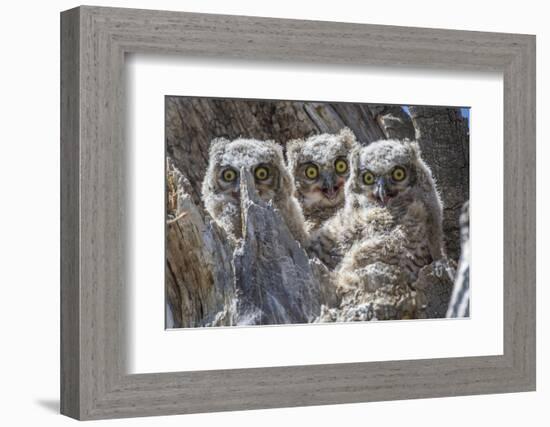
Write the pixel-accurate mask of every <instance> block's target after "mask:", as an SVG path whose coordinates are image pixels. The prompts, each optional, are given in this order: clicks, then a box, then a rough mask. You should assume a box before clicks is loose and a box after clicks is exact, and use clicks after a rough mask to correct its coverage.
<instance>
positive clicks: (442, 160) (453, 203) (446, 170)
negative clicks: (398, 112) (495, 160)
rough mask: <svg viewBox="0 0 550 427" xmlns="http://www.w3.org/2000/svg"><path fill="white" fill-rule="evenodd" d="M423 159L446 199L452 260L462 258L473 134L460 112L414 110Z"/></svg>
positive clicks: (446, 226)
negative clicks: (463, 213) (462, 223)
mask: <svg viewBox="0 0 550 427" xmlns="http://www.w3.org/2000/svg"><path fill="white" fill-rule="evenodd" d="M409 110H410V113H411V116H412V120H413V124H414V127H415V129H416V139H417V140H418V142H419V144H420V148H421V149H422V157H423V158H424V160H425V161H426V163H427V164H428V165H429V166H430V168H431V170H432V173H433V174H434V177H435V179H436V183H437V187H438V189H439V192H440V194H441V197H442V199H443V205H444V215H443V230H444V232H445V245H446V247H447V253H448V254H449V256H450V257H451V258H452V259H454V260H458V257H459V256H460V227H459V217H460V209H461V207H462V205H463V204H464V203H465V202H466V201H467V200H468V199H469V197H470V176H469V169H470V168H469V158H470V154H469V152H470V151H469V130H468V123H467V121H466V119H464V118H463V117H462V114H461V112H460V109H459V108H446V107H418V106H416V107H412V106H411V107H410V108H409Z"/></svg>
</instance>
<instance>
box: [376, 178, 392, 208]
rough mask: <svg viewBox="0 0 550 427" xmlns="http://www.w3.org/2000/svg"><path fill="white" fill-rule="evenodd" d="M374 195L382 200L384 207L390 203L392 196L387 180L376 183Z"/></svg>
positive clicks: (379, 180)
mask: <svg viewBox="0 0 550 427" xmlns="http://www.w3.org/2000/svg"><path fill="white" fill-rule="evenodd" d="M373 194H374V197H376V198H377V199H378V200H380V201H381V202H382V204H383V205H384V206H385V205H386V204H387V203H388V201H389V200H390V196H388V187H387V182H386V179H385V178H383V177H381V178H378V181H376V184H375V186H374V193H373Z"/></svg>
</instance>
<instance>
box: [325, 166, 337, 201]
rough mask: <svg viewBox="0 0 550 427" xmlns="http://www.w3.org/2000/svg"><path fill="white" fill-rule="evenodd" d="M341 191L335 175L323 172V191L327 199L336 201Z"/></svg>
mask: <svg viewBox="0 0 550 427" xmlns="http://www.w3.org/2000/svg"><path fill="white" fill-rule="evenodd" d="M339 189H340V187H338V184H337V182H336V178H335V176H334V174H332V173H323V172H321V191H322V192H323V195H324V196H325V197H326V198H327V199H330V200H332V199H334V198H335V197H336V196H337V195H338V190H339Z"/></svg>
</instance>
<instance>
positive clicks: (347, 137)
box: [338, 127, 358, 151]
mask: <svg viewBox="0 0 550 427" xmlns="http://www.w3.org/2000/svg"><path fill="white" fill-rule="evenodd" d="M338 137H339V138H340V139H341V140H342V142H343V143H344V145H345V146H346V148H347V149H348V150H350V151H351V150H353V149H354V148H355V147H356V146H357V145H358V144H357V138H356V137H355V134H354V133H353V131H352V130H351V129H350V128H348V127H345V128H342V129H341V130H340V132H339V133H338Z"/></svg>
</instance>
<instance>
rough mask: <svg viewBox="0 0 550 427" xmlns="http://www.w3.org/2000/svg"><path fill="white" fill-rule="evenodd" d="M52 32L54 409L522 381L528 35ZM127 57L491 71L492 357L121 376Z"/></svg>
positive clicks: (527, 343) (245, 24)
mask: <svg viewBox="0 0 550 427" xmlns="http://www.w3.org/2000/svg"><path fill="white" fill-rule="evenodd" d="M61 36H62V50H63V52H62V67H61V68H62V94H61V103H62V106H61V113H62V114H61V116H62V132H61V134H62V138H61V145H62V147H61V159H62V176H61V181H62V182H61V188H62V195H61V200H62V201H61V203H62V206H61V210H62V224H61V230H62V236H61V246H62V268H61V275H62V296H61V297H62V302H61V311H62V331H61V333H62V340H61V341H62V344H61V353H62V360H61V363H62V369H61V371H62V381H61V388H62V391H61V400H62V403H61V407H62V413H64V414H66V415H69V416H71V417H74V418H78V419H99V418H115V417H130V416H148V415H164V414H180V413H192V412H211V411H226V410H242V409H257V408H273V407H281V406H301V405H321V404H333V403H347V402H363V401H379V400H390V399H409V398H421V397H436V396H457V395H465V394H481V393H497V392H514V391H527V390H534V388H535V255H536V254H535V119H534V117H535V38H534V36H528V35H517V34H495V33H482V32H466V31H448V30H436V29H420V28H407V27H386V26H372V25H358V24H343V23H333V22H315V21H300V20H280V19H268V18H254V17H240V16H223V15H206V14H190V13H179V12H161V11H144V10H131V9H112V8H96V7H80V8H78V9H75V10H71V11H67V12H64V13H63V14H62V31H61ZM127 53H152V54H164V53H170V54H178V55H186V56H187V57H192V56H201V57H210V58H214V59H212V60H227V59H244V60H252V59H260V60H267V61H273V60H277V61H280V60H285V61H292V62H294V63H296V64H298V65H300V66H303V67H307V66H309V65H308V64H312V63H322V64H325V65H324V66H333V67H334V66H345V67H346V68H348V67H360V66H362V65H388V66H392V67H399V66H408V67H411V66H412V67H423V68H426V67H429V68H438V69H441V68H445V69H451V70H488V71H501V72H503V75H504V91H505V93H504V104H505V108H504V123H505V127H504V144H505V147H504V167H505V168H504V169H505V170H506V174H505V176H504V187H505V188H504V194H505V197H504V212H505V217H504V354H503V355H501V356H487V357H470V358H449V359H430V360H414V361H400V362H371V363H354V364H334V365H313V366H291V367H277V368H259V369H236V370H223V371H205V372H197V371H194V372H178V373H158V374H140V375H128V374H127V373H126V369H125V366H126V364H125V360H126V353H125V350H126V339H127V334H126V327H127V326H126V324H125V301H126V295H127V294H126V292H127V290H128V289H127V284H128V283H129V281H131V274H132V271H131V266H129V265H128V264H127V256H126V253H127V249H128V247H129V245H131V244H132V243H131V236H130V235H129V233H128V229H127V225H126V224H125V221H124V218H125V211H126V209H127V207H126V200H127V199H126V191H125V190H126V188H127V185H126V183H127V179H128V176H129V175H128V168H129V165H128V164H127V163H126V159H127V158H128V156H127V150H128V149H129V148H128V147H127V145H126V141H125V138H124V132H125V131H124V117H125V115H124V107H125V105H124V102H125V84H124V55H125V54H127ZM474 208H475V207H474ZM159 286H162V282H159ZM206 397H207V398H206Z"/></svg>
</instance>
